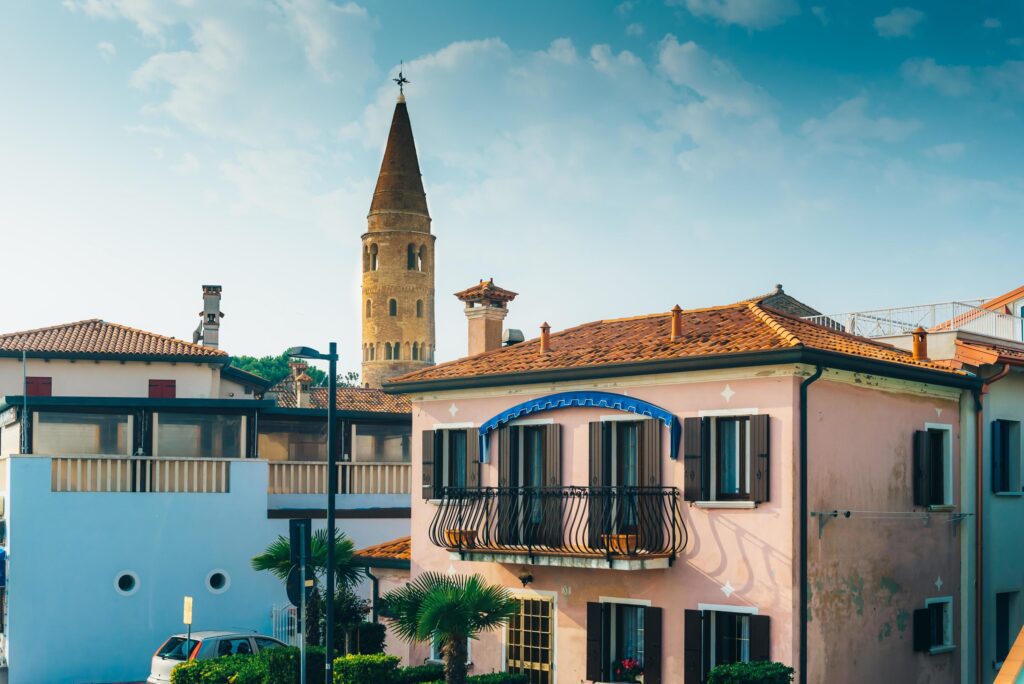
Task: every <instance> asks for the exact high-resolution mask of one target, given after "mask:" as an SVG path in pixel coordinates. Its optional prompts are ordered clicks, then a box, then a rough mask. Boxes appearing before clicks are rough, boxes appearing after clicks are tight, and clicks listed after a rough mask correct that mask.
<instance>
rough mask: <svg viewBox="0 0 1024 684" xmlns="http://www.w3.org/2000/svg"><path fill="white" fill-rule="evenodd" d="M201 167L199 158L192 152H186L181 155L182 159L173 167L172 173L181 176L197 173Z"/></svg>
mask: <svg viewBox="0 0 1024 684" xmlns="http://www.w3.org/2000/svg"><path fill="white" fill-rule="evenodd" d="M201 166H202V164H200V163H199V158H198V157H196V156H195V155H194V154H192V153H191V152H186V153H185V154H183V155H181V159H179V160H178V161H177V163H175V164H172V165H171V171H174V172H175V173H181V174H187V173H195V172H196V171H198V170H199V168H200V167H201Z"/></svg>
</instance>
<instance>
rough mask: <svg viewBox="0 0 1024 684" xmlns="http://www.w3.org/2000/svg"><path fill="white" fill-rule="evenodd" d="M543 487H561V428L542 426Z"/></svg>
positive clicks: (555, 425)
mask: <svg viewBox="0 0 1024 684" xmlns="http://www.w3.org/2000/svg"><path fill="white" fill-rule="evenodd" d="M544 486H545V487H561V486H562V426H561V425H559V424H558V423H555V424H553V425H545V426H544Z"/></svg>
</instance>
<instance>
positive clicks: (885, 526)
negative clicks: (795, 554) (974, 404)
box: [808, 379, 970, 684]
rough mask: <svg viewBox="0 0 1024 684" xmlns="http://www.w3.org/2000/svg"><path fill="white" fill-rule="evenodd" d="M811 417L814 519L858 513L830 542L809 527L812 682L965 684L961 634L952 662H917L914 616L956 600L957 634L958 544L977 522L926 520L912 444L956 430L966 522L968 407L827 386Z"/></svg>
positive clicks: (827, 532) (812, 396)
mask: <svg viewBox="0 0 1024 684" xmlns="http://www.w3.org/2000/svg"><path fill="white" fill-rule="evenodd" d="M808 411H809V413H808V419H809V422H808V482H809V484H808V490H809V507H810V510H811V511H816V512H821V511H833V510H838V511H840V512H843V511H853V513H852V514H851V516H850V517H849V518H847V517H845V516H842V515H840V517H838V518H835V519H831V520H830V521H829V522H828V523H827V524H826V527H825V528H824V530H823V533H822V535H821V538H820V539H819V538H818V521H817V519H816V518H812V519H811V521H810V535H809V540H808V559H809V573H810V575H809V578H810V585H811V603H810V618H811V619H810V624H809V643H808V646H809V663H808V675H809V678H808V681H810V682H824V681H827V682H830V684H841V683H843V682H849V683H850V684H858V683H861V682H871V681H876V682H897V681H898V682H933V683H937V682H955V681H959V679H960V657H961V653H962V650H963V648H964V647H965V646H966V644H963V643H961V641H960V635H959V631H957V632H956V633H955V635H954V643H955V644H956V649H955V650H954V651H952V652H949V653H942V654H935V655H929V654H921V653H915V652H914V651H913V647H912V644H913V636H912V633H913V630H912V626H913V625H912V615H913V611H914V610H915V609H918V608H924V607H925V599H928V598H933V597H940V596H953V597H954V600H953V611H954V615H953V624H954V626H955V627H956V626H958V625H959V620H960V611H961V609H962V605H963V604H962V600H961V596H960V590H961V586H960V535H961V534H962V530H963V529H964V526H966V525H969V524H970V522H969V520H968V521H962V522H950V519H951V516H950V514H949V513H939V512H936V513H933V514H932V515H931V516H930V517H928V518H926V517H925V515H924V513H925V509H922V508H915V507H914V505H913V490H912V479H911V474H912V459H913V455H912V440H913V432H914V431H915V430H923V429H925V426H926V424H949V425H951V426H952V430H953V432H952V444H951V448H952V458H953V463H952V473H953V474H954V482H953V488H952V489H953V492H954V503H955V505H956V510H958V511H959V510H960V506H959V504H960V497H959V461H960V447H959V441H958V440H959V422H960V414H959V405H958V401H957V400H956V399H952V400H951V399H949V398H939V397H937V396H912V395H910V394H906V393H894V392H886V391H879V390H875V389H866V388H862V387H856V386H853V385H850V384H845V383H840V382H834V381H829V380H827V379H822V380H820V381H818V382H816V383H815V384H813V385H811V387H810V389H809V396H808ZM915 512H916V513H915ZM939 581H941V588H940V587H938V586H936V583H937V582H939Z"/></svg>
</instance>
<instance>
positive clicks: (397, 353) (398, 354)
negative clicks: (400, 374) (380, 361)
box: [391, 342, 402, 361]
mask: <svg viewBox="0 0 1024 684" xmlns="http://www.w3.org/2000/svg"><path fill="white" fill-rule="evenodd" d="M392 349H394V355H393V356H392V357H391V358H393V359H394V360H395V361H399V360H401V358H402V344H401V343H400V342H395V346H394V347H392Z"/></svg>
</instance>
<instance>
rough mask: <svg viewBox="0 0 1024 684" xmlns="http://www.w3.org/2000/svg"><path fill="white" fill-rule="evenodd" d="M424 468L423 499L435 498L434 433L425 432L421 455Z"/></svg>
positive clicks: (430, 431)
mask: <svg viewBox="0 0 1024 684" xmlns="http://www.w3.org/2000/svg"><path fill="white" fill-rule="evenodd" d="M420 463H421V464H422V467H423V498H424V499H433V498H434V431H433V430H424V431H423V452H422V453H421V454H420Z"/></svg>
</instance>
